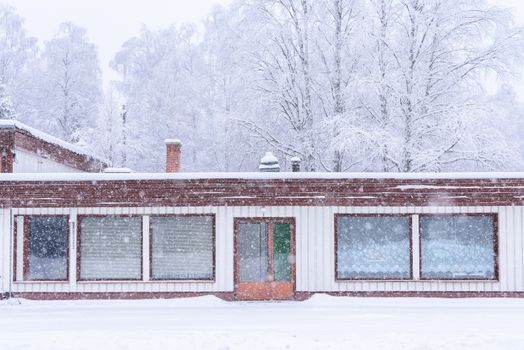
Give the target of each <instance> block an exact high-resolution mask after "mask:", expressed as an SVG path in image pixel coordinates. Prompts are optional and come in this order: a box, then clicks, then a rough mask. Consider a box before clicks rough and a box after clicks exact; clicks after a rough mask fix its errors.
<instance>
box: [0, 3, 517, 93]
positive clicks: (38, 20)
mask: <svg viewBox="0 0 524 350" xmlns="http://www.w3.org/2000/svg"><path fill="white" fill-rule="evenodd" d="M319 1H320V0H319ZM490 1H491V2H492V3H493V4H495V5H499V6H503V7H508V8H512V9H513V13H514V17H515V20H516V22H517V23H518V24H519V25H524V0H490ZM231 2H232V0H0V3H7V4H9V5H11V6H13V7H14V8H15V9H16V11H17V13H18V14H19V15H21V16H22V17H23V18H24V19H25V27H26V28H27V30H28V32H29V34H30V35H32V36H35V37H37V38H38V39H40V40H42V41H43V40H48V39H50V38H51V37H52V36H53V34H54V33H55V32H56V30H57V29H58V25H59V24H60V23H62V22H65V21H71V22H73V23H75V24H77V25H80V26H82V27H84V28H86V29H87V32H88V36H89V38H90V40H91V41H92V42H93V43H94V44H96V45H97V46H98V49H99V56H100V60H101V63H102V69H103V74H104V80H105V81H106V82H107V81H109V80H110V79H115V78H117V75H116V74H115V73H114V72H113V71H112V70H111V69H110V68H109V62H110V61H111V59H112V58H113V57H114V55H115V54H116V52H117V51H118V50H119V49H120V47H121V45H122V43H123V42H124V41H126V40H127V39H130V38H132V37H134V36H136V35H137V34H138V33H139V32H140V28H141V27H142V26H143V25H145V26H147V27H148V28H150V29H159V28H163V27H167V26H168V25H170V24H173V23H174V24H177V25H179V24H181V23H184V22H196V21H199V20H200V19H201V18H203V17H204V16H205V15H206V14H207V13H208V12H209V10H210V9H211V8H212V7H213V6H214V5H215V4H222V5H227V4H229V3H231ZM523 72H524V69H523ZM516 87H517V90H518V92H519V96H520V98H521V99H522V100H524V78H523V79H522V81H521V82H519V83H517V84H516Z"/></svg>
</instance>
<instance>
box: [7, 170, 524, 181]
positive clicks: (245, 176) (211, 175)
mask: <svg viewBox="0 0 524 350" xmlns="http://www.w3.org/2000/svg"><path fill="white" fill-rule="evenodd" d="M206 179H241V180H287V179H289V180H291V179H304V180H307V179H311V180H321V179H326V180H330V179H332V180H333V179H335V180H336V179H340V180H343V179H360V180H365V179H397V180H438V179H450V180H453V179H478V180H482V179H485V180H497V179H524V172H475V173H473V172H459V173H306V172H298V173H292V172H276V173H260V172H229V173H225V172H201V173H15V174H0V181H119V180H120V181H123V180H206Z"/></svg>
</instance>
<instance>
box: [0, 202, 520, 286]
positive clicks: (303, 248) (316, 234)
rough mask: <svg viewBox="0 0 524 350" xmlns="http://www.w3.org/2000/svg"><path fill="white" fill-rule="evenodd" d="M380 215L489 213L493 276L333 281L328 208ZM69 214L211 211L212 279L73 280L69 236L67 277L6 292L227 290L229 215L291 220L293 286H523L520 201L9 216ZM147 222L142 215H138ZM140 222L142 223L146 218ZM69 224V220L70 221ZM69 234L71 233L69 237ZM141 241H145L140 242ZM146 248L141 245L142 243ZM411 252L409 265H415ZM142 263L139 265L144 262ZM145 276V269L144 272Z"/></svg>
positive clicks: (1, 262)
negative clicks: (493, 228) (495, 257)
mask: <svg viewBox="0 0 524 350" xmlns="http://www.w3.org/2000/svg"><path fill="white" fill-rule="evenodd" d="M343 213H347V214H359V213H362V214H369V213H374V214H377V213H388V214H406V215H417V214H425V213H497V214H498V218H499V222H498V229H499V231H498V240H499V281H420V280H416V278H417V277H418V273H415V279H414V280H412V281H336V280H335V267H334V263H335V251H334V226H335V225H334V215H335V214H343ZM31 214H40V215H45V214H55V215H56V214H69V215H71V221H72V222H73V223H74V222H76V215H89V214H97V215H100V214H102V215H104V214H107V215H110V214H135V215H158V214H216V222H215V224H216V247H215V249H216V263H215V275H216V280H215V281H214V282H201V281H193V282H192V281H180V282H176V281H173V282H155V281H147V280H145V281H143V282H77V281H76V266H75V265H74V264H75V262H76V246H75V245H76V240H75V239H72V240H71V249H70V254H71V255H70V272H71V273H70V281H69V282H65V283H56V282H40V283H37V282H14V283H13V284H12V288H13V289H12V290H13V292H75V291H76V292H83V293H90V292H212V291H216V292H231V291H233V290H234V277H233V276H234V275H233V265H234V264H233V261H234V260H233V251H234V247H233V230H234V225H233V223H234V219H235V218H249V217H291V218H295V220H296V263H297V269H296V271H297V276H296V290H297V291H308V292H344V291H348V292H359V291H370V292H386V291H426V292H428V291H439V292H445V291H456V292H458V291H463V292H465V291H468V292H476V291H480V292H483V291H486V292H510V291H524V239H523V234H524V219H523V216H524V207H258V206H257V207H255V206H252V207H225V206H224V207H158V208H75V209H67V208H64V209H50V208H48V209H46V208H39V209H23V208H19V209H13V211H12V215H31ZM10 215H11V214H10V212H9V210H0V227H1V232H0V252H1V254H2V256H1V259H0V272H1V276H2V277H1V278H0V287H1V288H3V289H4V290H6V289H7V288H8V287H9V283H8V278H6V277H5V276H8V275H9V268H12V264H10V262H9V256H10V252H9V244H10V238H9V237H10V234H11V232H12V228H11V227H10V225H11V224H10V222H11V221H10V219H11V217H10ZM146 220H147V219H146ZM146 223H147V222H146ZM413 224H414V225H413V227H414V231H415V232H414V235H415V237H414V242H413V243H414V245H415V246H414V252H415V253H417V252H418V244H417V241H418V237H416V234H417V233H418V231H417V226H416V225H415V224H416V216H415V218H414V220H413ZM73 226H74V225H73ZM73 235H74V232H73V233H72V238H74V237H73ZM144 243H147V239H145V240H144ZM145 249H146V248H145ZM417 259H418V257H417V255H415V257H414V269H415V270H417V268H418V263H417ZM147 266H148V264H147V263H146V264H144V268H147ZM144 276H145V277H146V279H147V274H145V275H144Z"/></svg>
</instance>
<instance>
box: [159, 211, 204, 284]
mask: <svg viewBox="0 0 524 350" xmlns="http://www.w3.org/2000/svg"><path fill="white" fill-rule="evenodd" d="M151 230H152V277H153V278H156V279H212V278H213V245H214V242H213V217H211V216H179V217H152V218H151Z"/></svg>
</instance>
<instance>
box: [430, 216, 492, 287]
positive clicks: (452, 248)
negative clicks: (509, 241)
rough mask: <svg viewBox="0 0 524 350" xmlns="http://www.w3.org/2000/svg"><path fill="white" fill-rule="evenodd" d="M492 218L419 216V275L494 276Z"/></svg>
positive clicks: (446, 276) (431, 276) (454, 277)
mask: <svg viewBox="0 0 524 350" xmlns="http://www.w3.org/2000/svg"><path fill="white" fill-rule="evenodd" d="M493 220H494V217H493V216H487V215H486V216H468V215H435V216H429V215H428V216H421V217H420V233H421V246H422V251H421V253H422V260H421V263H422V265H421V268H422V269H421V276H422V278H432V279H438V278H442V279H464V278H466V279H468V278H486V279H492V278H495V253H494V237H493V235H494V229H493V228H494V226H493V225H494V222H493Z"/></svg>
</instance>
